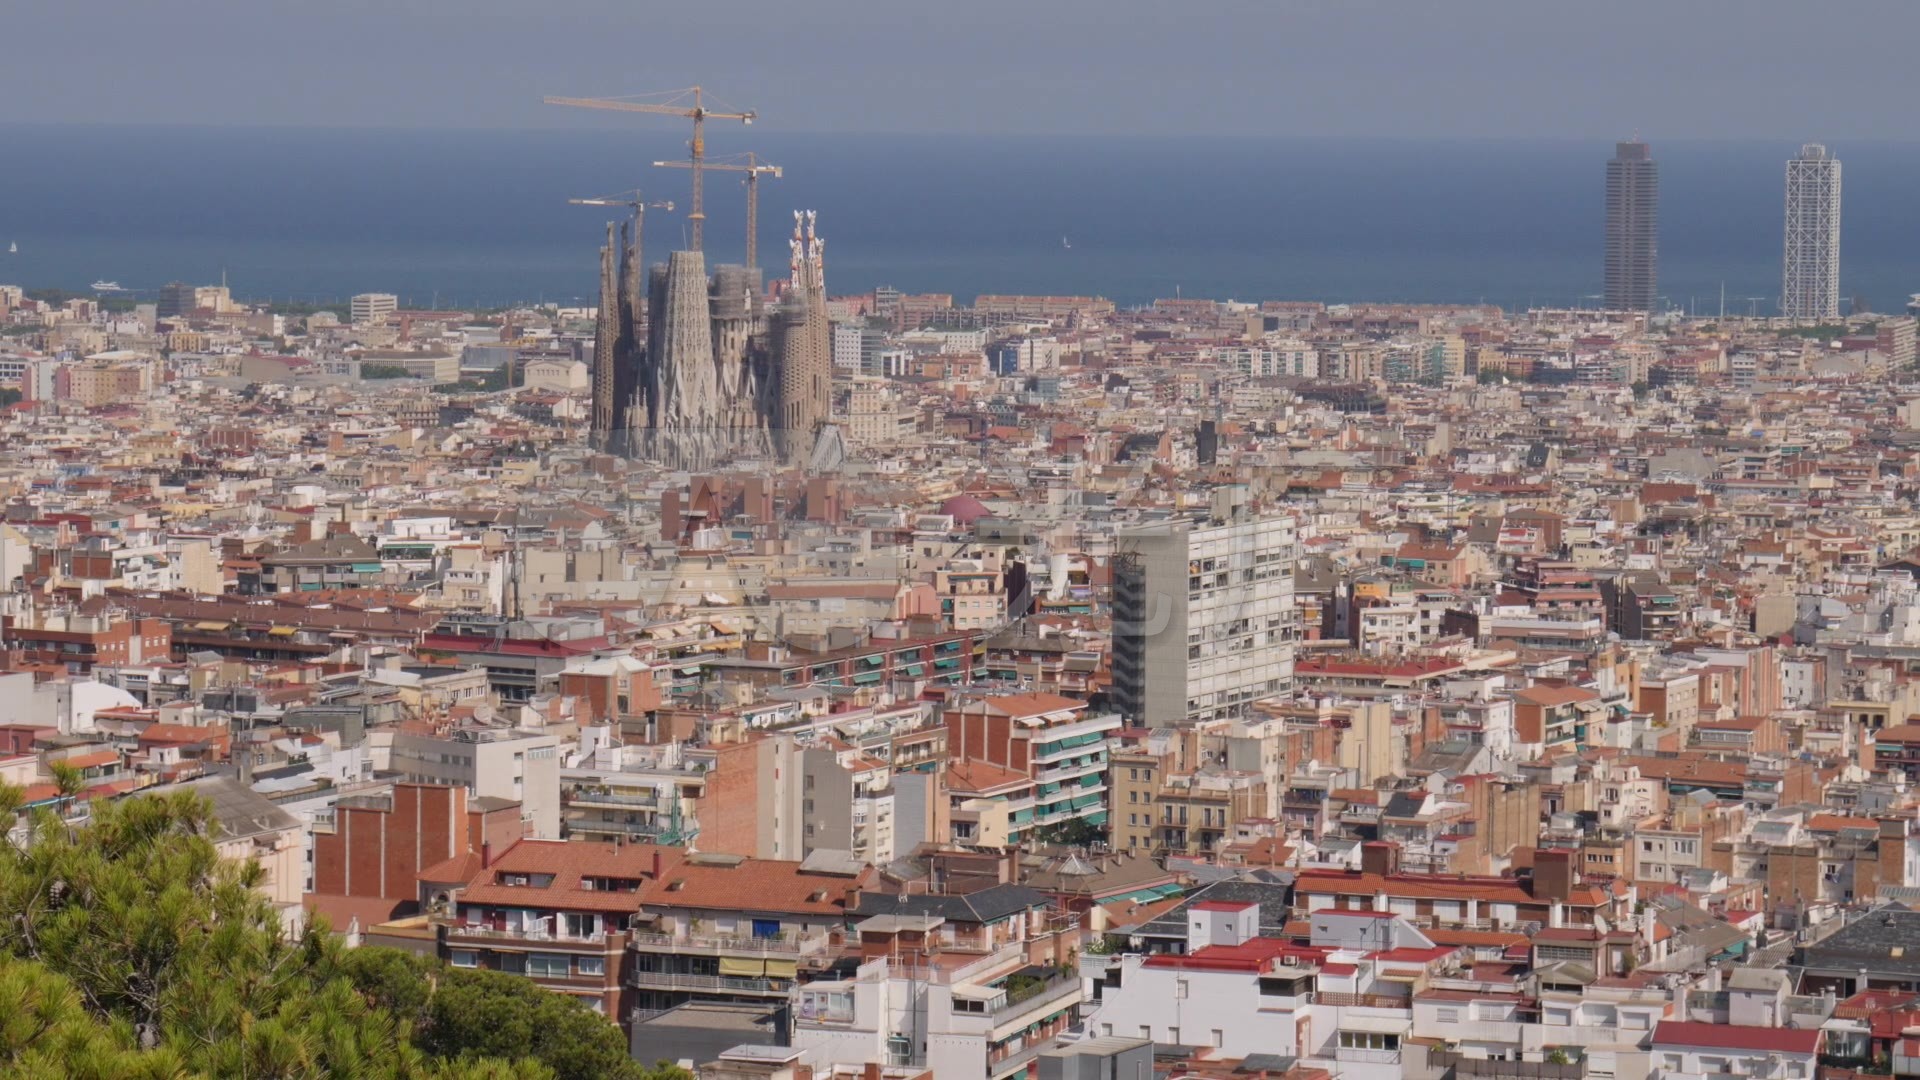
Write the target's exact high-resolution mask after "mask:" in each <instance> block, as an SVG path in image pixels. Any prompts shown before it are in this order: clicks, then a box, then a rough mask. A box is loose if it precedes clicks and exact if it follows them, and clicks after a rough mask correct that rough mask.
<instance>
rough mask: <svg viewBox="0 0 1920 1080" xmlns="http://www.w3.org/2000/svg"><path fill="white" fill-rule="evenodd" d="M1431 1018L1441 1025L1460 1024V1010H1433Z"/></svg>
mask: <svg viewBox="0 0 1920 1080" xmlns="http://www.w3.org/2000/svg"><path fill="white" fill-rule="evenodd" d="M1433 1018H1434V1019H1435V1020H1438V1021H1440V1022H1441V1023H1443V1024H1457V1023H1459V1022H1460V1010H1459V1009H1435V1010H1434V1014H1433Z"/></svg>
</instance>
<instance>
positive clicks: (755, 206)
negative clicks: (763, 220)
mask: <svg viewBox="0 0 1920 1080" xmlns="http://www.w3.org/2000/svg"><path fill="white" fill-rule="evenodd" d="M653 164H654V167H655V168H660V169H691V168H694V163H693V162H691V161H656V162H654V163H653ZM701 168H702V169H705V170H712V171H714V172H737V173H745V174H747V265H748V266H756V267H757V266H759V265H760V177H761V176H763V175H765V176H771V177H773V178H774V179H776V180H777V179H779V178H780V177H781V176H783V175H785V173H784V172H783V171H782V170H781V168H780V166H778V165H769V164H767V163H766V162H764V161H761V160H760V159H759V158H758V157H756V156H755V155H754V154H752V153H746V154H741V155H739V157H738V158H735V159H734V160H731V161H709V162H706V163H705V164H704V165H703V166H701Z"/></svg>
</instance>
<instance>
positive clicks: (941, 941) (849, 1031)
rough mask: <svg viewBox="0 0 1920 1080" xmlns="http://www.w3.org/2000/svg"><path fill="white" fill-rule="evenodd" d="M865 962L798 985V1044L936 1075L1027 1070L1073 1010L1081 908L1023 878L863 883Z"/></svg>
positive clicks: (1078, 998)
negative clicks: (972, 887) (911, 887)
mask: <svg viewBox="0 0 1920 1080" xmlns="http://www.w3.org/2000/svg"><path fill="white" fill-rule="evenodd" d="M852 914H853V916H854V917H855V919H856V921H855V922H854V923H853V930H854V933H855V934H857V935H858V940H859V958H860V966H859V967H858V968H857V969H856V970H855V972H854V973H853V975H852V976H851V977H848V978H841V979H834V980H826V979H822V980H818V981H815V982H811V983H808V984H807V985H805V986H803V987H800V988H799V989H798V990H797V991H796V992H795V994H794V1031H793V1044H794V1046H795V1047H798V1048H801V1049H804V1050H807V1051H809V1052H811V1053H813V1054H814V1055H816V1057H817V1058H818V1059H820V1060H826V1061H877V1062H880V1063H882V1064H885V1065H889V1066H905V1067H919V1068H926V1069H929V1070H931V1071H932V1072H933V1073H934V1075H936V1076H976V1077H984V1078H986V1080H1004V1078H1006V1077H1012V1076H1021V1075H1025V1074H1026V1073H1027V1071H1028V1070H1029V1069H1030V1068H1031V1067H1032V1065H1033V1062H1034V1060H1035V1058H1036V1057H1037V1056H1038V1055H1039V1053H1040V1051H1041V1050H1042V1049H1044V1048H1045V1047H1046V1046H1047V1045H1049V1044H1050V1043H1051V1042H1052V1039H1053V1037H1054V1036H1056V1035H1058V1034H1060V1033H1062V1032H1064V1031H1065V1030H1066V1029H1067V1028H1068V1027H1069V1026H1070V1025H1071V1024H1072V1023H1073V1022H1074V1021H1075V1019H1076V1018H1077V1016H1078V1012H1079V1007H1080V1004H1081V1002H1082V1000H1083V999H1084V996H1085V995H1084V991H1083V988H1082V985H1081V980H1080V978H1079V977H1078V976H1077V975H1075V974H1072V973H1071V972H1070V971H1069V969H1070V967H1071V961H1072V959H1073V956H1074V952H1075V950H1076V949H1077V948H1078V943H1079V919H1078V917H1077V916H1074V915H1070V914H1064V913H1058V912H1052V911H1050V910H1049V909H1048V907H1047V904H1046V900H1045V898H1044V897H1043V896H1041V895H1040V894H1039V893H1037V892H1035V891H1034V890H1032V889H1028V888H1025V887H1023V886H1019V885H1008V884H1002V885H995V886H989V887H987V888H984V889H979V890H976V891H974V892H971V893H967V894H965V895H964V896H953V895H945V894H922V895H909V896H897V895H893V894H884V893H863V894H861V896H860V902H859V905H858V907H857V908H856V909H855V910H854V911H853V912H852Z"/></svg>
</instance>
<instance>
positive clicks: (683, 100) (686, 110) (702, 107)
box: [544, 86, 756, 251]
mask: <svg viewBox="0 0 1920 1080" xmlns="http://www.w3.org/2000/svg"><path fill="white" fill-rule="evenodd" d="M634 96H635V97H637V98H656V99H659V100H654V101H636V100H632V99H629V98H574V97H550V98H546V99H544V100H545V101H546V103H547V104H549V105H569V106H572V107H574V108H578V109H612V110H614V111H616V112H639V113H652V114H654V115H656V116H679V117H685V118H686V119H689V120H692V121H693V140H692V141H691V142H689V143H688V144H687V149H688V151H689V152H688V155H687V156H688V158H689V159H690V160H689V162H688V168H690V169H692V170H693V184H692V187H693V208H692V210H691V211H689V212H688V214H687V220H688V221H690V222H692V223H693V250H695V251H699V250H700V243H701V240H702V239H703V236H702V232H703V229H702V226H704V225H705V224H706V221H707V214H706V210H705V209H704V208H703V204H702V201H701V198H700V173H701V170H702V169H704V168H705V167H706V159H707V135H706V123H707V121H708V120H738V121H740V122H741V123H743V124H751V123H753V119H754V116H755V115H756V114H755V113H754V111H753V110H752V109H748V110H747V111H746V112H722V111H719V110H714V109H709V108H707V106H706V100H705V98H704V97H703V96H702V93H701V90H700V88H699V87H697V86H689V87H687V88H686V89H684V90H665V91H662V92H660V93H657V94H636V95H634Z"/></svg>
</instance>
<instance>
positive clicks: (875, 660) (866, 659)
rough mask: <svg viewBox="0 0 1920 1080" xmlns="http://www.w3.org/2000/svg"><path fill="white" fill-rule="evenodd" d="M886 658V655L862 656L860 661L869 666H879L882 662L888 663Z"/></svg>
mask: <svg viewBox="0 0 1920 1080" xmlns="http://www.w3.org/2000/svg"><path fill="white" fill-rule="evenodd" d="M886 660H887V658H886V657H884V656H863V657H861V658H860V662H861V663H863V664H865V665H867V666H868V667H879V666H880V665H881V664H884V663H886Z"/></svg>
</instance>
